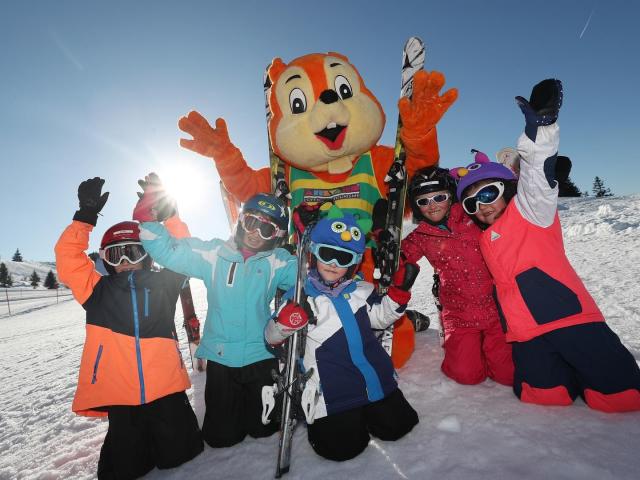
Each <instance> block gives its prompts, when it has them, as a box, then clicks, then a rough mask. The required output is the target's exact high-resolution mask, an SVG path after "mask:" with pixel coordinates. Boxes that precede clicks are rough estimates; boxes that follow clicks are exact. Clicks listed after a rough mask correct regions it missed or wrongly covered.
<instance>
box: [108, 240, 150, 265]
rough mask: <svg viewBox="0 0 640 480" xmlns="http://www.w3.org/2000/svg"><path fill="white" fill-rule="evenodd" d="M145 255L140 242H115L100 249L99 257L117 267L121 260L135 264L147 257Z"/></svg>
mask: <svg viewBox="0 0 640 480" xmlns="http://www.w3.org/2000/svg"><path fill="white" fill-rule="evenodd" d="M147 255H148V254H147V252H146V250H145V249H144V248H143V246H142V243H140V242H128V243H117V244H115V245H109V246H108V247H105V248H104V249H102V250H100V258H101V259H102V260H103V261H104V262H106V263H108V264H109V265H111V266H112V267H117V266H118V265H120V264H121V263H122V261H123V260H126V261H127V262H129V263H130V264H132V265H135V264H136V263H140V262H141V261H142V260H144V259H145V258H147Z"/></svg>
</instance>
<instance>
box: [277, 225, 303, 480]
mask: <svg viewBox="0 0 640 480" xmlns="http://www.w3.org/2000/svg"><path fill="white" fill-rule="evenodd" d="M311 230H312V228H311V227H308V228H307V229H305V231H304V233H303V234H302V238H301V239H300V244H299V245H298V251H297V254H296V257H297V264H298V276H297V278H296V286H295V289H294V294H293V301H294V302H296V303H297V304H298V305H303V303H304V302H305V301H306V295H305V293H304V282H305V280H306V277H307V250H308V246H309V242H310V240H309V239H310V232H311ZM306 334H307V327H304V328H303V329H301V330H298V331H296V332H294V333H293V335H291V336H290V337H289V339H288V340H287V343H286V356H285V364H284V370H283V371H282V373H281V374H280V375H276V376H275V377H276V378H275V380H276V385H277V387H276V393H275V395H283V398H282V416H281V419H280V441H279V443H278V461H277V465H276V478H280V477H282V475H284V474H285V473H287V472H288V471H289V467H290V466H291V446H292V440H293V432H294V431H295V428H296V425H297V423H298V420H299V419H302V418H304V417H303V416H301V415H300V413H301V408H298V407H300V405H301V398H302V392H303V390H304V387H305V383H306V380H307V379H308V378H309V377H310V376H311V373H312V371H309V372H306V373H305V372H303V369H302V368H301V366H302V359H303V358H304V350H305V342H306Z"/></svg>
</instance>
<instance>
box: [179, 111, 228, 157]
mask: <svg viewBox="0 0 640 480" xmlns="http://www.w3.org/2000/svg"><path fill="white" fill-rule="evenodd" d="M178 127H179V128H180V130H182V131H183V132H185V133H187V134H189V135H191V136H192V137H193V140H189V139H186V138H181V139H180V146H181V147H184V148H187V149H189V150H191V151H193V152H196V153H199V154H200V155H204V156H205V157H209V158H214V159H215V158H216V157H218V156H220V155H222V154H223V153H225V152H226V151H227V150H229V148H233V149H235V146H234V145H233V143H231V140H230V139H229V133H228V131H227V124H226V122H225V121H224V120H223V119H222V118H218V119H217V120H216V127H215V128H213V127H212V126H211V125H209V122H207V119H206V118H204V117H203V116H202V115H200V114H199V113H198V112H195V111H192V112H189V113H188V114H187V116H186V117H182V118H181V119H180V120H179V121H178Z"/></svg>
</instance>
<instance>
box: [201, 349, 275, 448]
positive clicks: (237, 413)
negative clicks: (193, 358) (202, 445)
mask: <svg viewBox="0 0 640 480" xmlns="http://www.w3.org/2000/svg"><path fill="white" fill-rule="evenodd" d="M272 370H275V371H278V361H277V360H276V359H267V360H262V361H260V362H256V363H252V364H250V365H246V366H244V367H227V366H225V365H221V364H219V363H216V362H213V361H211V360H209V361H208V362H207V383H206V386H205V391H204V401H205V405H206V411H205V414H204V422H203V423H202V436H203V438H204V440H205V442H207V444H208V445H209V446H211V447H214V448H218V447H230V446H232V445H235V444H236V443H240V442H241V441H242V440H244V438H245V437H246V436H247V434H248V435H250V436H252V437H253V438H261V437H268V436H270V435H273V434H274V433H275V432H277V431H278V428H279V427H280V424H279V422H278V421H277V419H276V418H275V417H276V413H277V412H279V411H280V407H279V402H277V403H276V407H275V409H274V411H273V413H272V414H271V422H270V423H268V424H267V425H263V424H262V387H263V386H265V385H273V383H274V382H273V378H272V376H271V371H272Z"/></svg>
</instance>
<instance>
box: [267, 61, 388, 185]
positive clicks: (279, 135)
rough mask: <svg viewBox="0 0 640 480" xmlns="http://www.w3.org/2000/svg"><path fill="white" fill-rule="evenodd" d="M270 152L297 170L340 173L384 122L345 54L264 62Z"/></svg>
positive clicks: (376, 137) (369, 144)
mask: <svg viewBox="0 0 640 480" xmlns="http://www.w3.org/2000/svg"><path fill="white" fill-rule="evenodd" d="M269 78H270V80H271V83H272V87H271V91H270V95H269V107H270V109H271V113H272V115H271V118H270V120H269V135H270V138H271V144H272V147H273V150H274V152H275V153H276V154H277V155H278V156H279V157H280V158H282V159H283V160H284V161H285V162H287V163H289V164H290V165H293V166H294V167H296V168H299V169H301V170H312V171H316V172H322V171H328V172H329V173H344V172H347V171H349V170H351V168H352V167H353V161H354V160H355V159H357V158H358V156H359V155H360V154H362V153H364V152H366V151H367V150H369V149H370V148H371V147H373V146H374V145H375V144H376V143H377V142H378V140H379V139H380V136H381V135H382V130H383V128H384V122H385V117H384V113H383V111H382V107H381V106H380V103H379V102H378V100H377V99H376V98H375V97H374V96H373V94H372V93H371V92H370V91H369V90H368V89H367V87H366V86H365V85H364V82H363V81H362V78H361V77H360V74H359V73H358V71H357V70H356V69H355V67H354V66H353V65H351V63H349V59H347V57H345V56H344V55H341V54H339V53H327V54H321V53H313V54H310V55H305V56H302V57H300V58H297V59H295V60H293V61H292V62H291V63H289V64H285V63H283V62H282V60H281V59H279V58H276V59H275V60H274V61H273V62H272V63H271V67H270V68H269Z"/></svg>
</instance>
